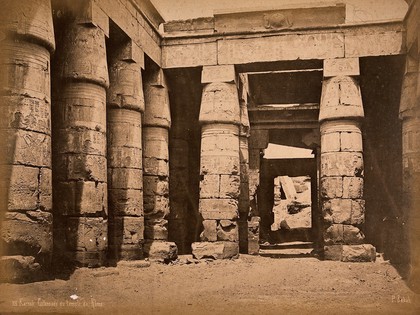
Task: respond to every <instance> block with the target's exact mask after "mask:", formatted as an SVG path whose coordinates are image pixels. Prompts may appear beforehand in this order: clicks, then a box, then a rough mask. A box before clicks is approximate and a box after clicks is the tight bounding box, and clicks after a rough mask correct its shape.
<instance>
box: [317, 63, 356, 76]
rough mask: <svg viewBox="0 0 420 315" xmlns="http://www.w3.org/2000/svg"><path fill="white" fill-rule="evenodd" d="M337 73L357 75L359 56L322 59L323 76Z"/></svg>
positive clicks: (336, 74) (337, 74)
mask: <svg viewBox="0 0 420 315" xmlns="http://www.w3.org/2000/svg"><path fill="white" fill-rule="evenodd" d="M339 75H347V76H358V75H360V69H359V58H337V59H325V60H324V77H325V78H328V77H335V76H339Z"/></svg>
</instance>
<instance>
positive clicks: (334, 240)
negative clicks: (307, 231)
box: [324, 224, 344, 245]
mask: <svg viewBox="0 0 420 315" xmlns="http://www.w3.org/2000/svg"><path fill="white" fill-rule="evenodd" d="M343 241H344V236H343V225H342V224H332V225H330V226H328V227H327V228H326V230H325V231H324V243H325V244H326V245H334V244H342V243H343Z"/></svg>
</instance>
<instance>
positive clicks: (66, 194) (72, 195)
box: [55, 181, 108, 216]
mask: <svg viewBox="0 0 420 315" xmlns="http://www.w3.org/2000/svg"><path fill="white" fill-rule="evenodd" d="M55 189H56V190H55V192H56V194H57V196H59V198H57V201H56V204H55V209H57V212H58V213H60V214H61V215H70V216H71V215H78V214H79V215H93V216H99V215H103V214H105V213H107V209H108V205H107V203H108V202H107V185H106V184H105V183H95V182H84V181H77V182H61V183H58V184H57V185H56V186H55Z"/></svg>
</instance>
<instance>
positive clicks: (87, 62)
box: [53, 10, 109, 267]
mask: <svg viewBox="0 0 420 315" xmlns="http://www.w3.org/2000/svg"><path fill="white" fill-rule="evenodd" d="M84 13H85V12H83V10H81V11H80V12H77V13H76V14H77V16H76V17H75V18H74V19H72V21H70V22H69V23H68V24H67V25H66V26H65V29H64V31H63V37H62V39H61V45H60V47H57V54H56V58H58V60H57V66H58V67H60V73H59V80H60V83H59V84H60V89H59V91H58V92H57V95H56V100H55V104H54V107H55V108H54V111H55V116H54V117H55V118H54V139H53V140H54V142H53V143H54V164H55V168H54V188H55V189H54V202H55V205H54V209H55V210H54V211H55V214H57V215H59V220H57V225H58V226H57V228H56V232H57V234H56V235H55V238H56V240H57V242H60V243H58V244H57V247H58V248H57V250H58V251H59V253H63V254H64V255H65V258H66V259H67V260H69V262H71V263H72V264H76V265H80V266H91V267H95V266H101V265H103V264H104V263H105V260H106V252H107V244H108V236H107V233H108V220H107V216H108V205H107V203H108V202H107V158H106V88H107V87H108V85H109V81H108V67H107V58H106V48H105V34H104V32H103V31H102V29H101V28H99V27H96V26H95V24H96V23H93V21H90V22H89V21H88V20H86V18H85V17H86V15H85V14H84Z"/></svg>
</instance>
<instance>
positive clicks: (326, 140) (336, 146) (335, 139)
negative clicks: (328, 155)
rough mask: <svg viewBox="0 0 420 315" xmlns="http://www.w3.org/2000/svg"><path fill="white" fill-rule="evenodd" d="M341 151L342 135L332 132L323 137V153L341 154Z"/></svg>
mask: <svg viewBox="0 0 420 315" xmlns="http://www.w3.org/2000/svg"><path fill="white" fill-rule="evenodd" d="M339 151H340V133H339V132H330V133H325V134H322V136H321V152H322V153H324V152H339Z"/></svg>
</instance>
